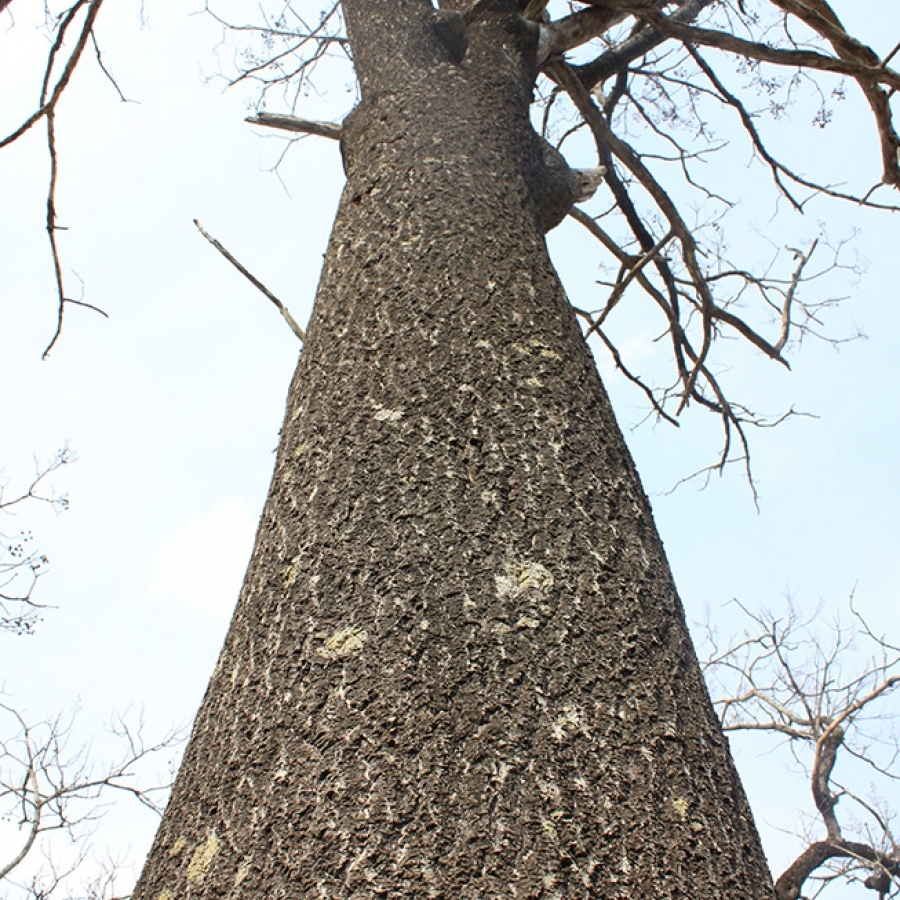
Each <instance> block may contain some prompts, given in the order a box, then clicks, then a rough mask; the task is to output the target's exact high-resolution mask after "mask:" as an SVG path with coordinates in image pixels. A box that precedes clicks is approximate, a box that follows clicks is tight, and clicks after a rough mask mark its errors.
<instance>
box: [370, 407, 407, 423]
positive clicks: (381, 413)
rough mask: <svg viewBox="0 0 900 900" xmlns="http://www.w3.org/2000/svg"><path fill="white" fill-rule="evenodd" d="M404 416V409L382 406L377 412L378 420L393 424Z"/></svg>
mask: <svg viewBox="0 0 900 900" xmlns="http://www.w3.org/2000/svg"><path fill="white" fill-rule="evenodd" d="M402 418H403V410H402V409H386V408H384V407H382V408H381V409H379V410H377V411H376V413H375V421H376V422H390V423H391V424H394V423H396V422H399V421H400V420H401V419H402Z"/></svg>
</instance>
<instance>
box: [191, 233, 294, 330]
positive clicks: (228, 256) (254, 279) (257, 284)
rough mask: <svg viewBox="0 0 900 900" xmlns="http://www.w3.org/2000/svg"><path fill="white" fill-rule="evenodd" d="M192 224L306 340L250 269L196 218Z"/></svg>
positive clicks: (284, 309)
mask: <svg viewBox="0 0 900 900" xmlns="http://www.w3.org/2000/svg"><path fill="white" fill-rule="evenodd" d="M194 225H196V226H197V230H198V231H199V232H200V234H202V235H203V237H205V238H206V240H208V241H209V242H210V243H211V244H212V245H213V247H215V248H216V250H218V251H219V253H221V254H222V256H224V257H225V259H227V260H228V262H230V263H231V264H232V265H233V266H234V267H235V268H236V269H237V270H238V272H240V273H241V275H243V276H244V277H245V278H246V279H247V280H248V281H249V282H250V283H251V284H252V285H253V286H254V287H255V288H256V289H257V290H259V291H261V292H262V293H263V294H265V295H266V297H268V298H269V300H271V301H272V303H274V304H275V306H276V307H277V309H278V312H280V313H281V315H282V316H283V317H284V320H285V322H287V323H288V327H289V328H290V329H291V331H293V332H294V334H295V335H297V337H298V338H300V340H301V341H305V340H306V332H305V331H304V330H303V329H302V328H301V327H300V326H299V325H298V324H297V322H296V321H295V320H294V317H293V316H292V315H291V314H290V312H289V311H288V308H287V307H286V306H285V305H284V304H283V303H282V302H281V301H280V300H279V299H278V298H277V297H276V296H275V295H274V294H273V293H272V292H271V291H270V290H269V289H268V288H267V287H266V286H265V285H264V284H263V283H262V282H261V281H260V280H259V279H258V278H257V277H256V276H255V275H253V274H252V273H251V272H250V271H248V270H247V269H246V268H245V267H244V266H243V265H241V263H239V262H238V261H237V260H236V259H235V258H234V257H233V256H232V255H231V253H229V252H228V250H226V249H225V247H223V246H222V244H220V243H219V241H217V240H216V239H215V238H214V237H213V236H212V235H211V234H210V233H209V232H208V231H206V229H205V228H204V227H203V226H202V225H201V224H200V223H199V222H198V221H197V220H196V219H194Z"/></svg>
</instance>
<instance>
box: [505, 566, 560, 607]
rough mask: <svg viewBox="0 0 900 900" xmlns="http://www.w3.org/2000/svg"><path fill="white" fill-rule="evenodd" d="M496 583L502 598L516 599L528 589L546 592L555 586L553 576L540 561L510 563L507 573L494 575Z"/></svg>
mask: <svg viewBox="0 0 900 900" xmlns="http://www.w3.org/2000/svg"><path fill="white" fill-rule="evenodd" d="M494 585H495V587H496V591H497V596H498V597H499V598H500V599H501V600H515V599H516V598H518V597H520V596H521V595H522V594H524V593H526V592H527V591H532V590H533V591H537V592H539V593H541V594H545V593H546V592H547V591H548V590H549V589H550V588H551V587H552V586H553V576H552V575H551V574H550V571H549V570H548V569H547V568H546V567H545V566H542V565H541V564H540V563H536V562H517V563H508V564H507V565H506V570H505V574H503V575H495V576H494Z"/></svg>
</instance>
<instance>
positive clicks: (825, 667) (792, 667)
mask: <svg viewBox="0 0 900 900" xmlns="http://www.w3.org/2000/svg"><path fill="white" fill-rule="evenodd" d="M850 611H851V613H852V614H853V617H854V622H853V625H852V626H851V627H849V628H848V627H846V626H843V625H841V623H840V622H839V621H838V622H836V623H835V624H834V625H833V626H831V628H830V629H829V630H830V634H827V635H825V634H823V633H822V631H821V630H820V627H821V626H819V622H818V621H817V620H819V619H820V618H821V617H820V616H819V615H818V614H817V615H815V616H813V617H811V618H810V619H807V620H804V619H803V618H801V616H800V615H799V613H798V612H797V610H796V609H795V608H794V607H793V606H792V605H788V608H787V611H786V612H785V613H783V614H781V615H775V614H774V613H771V612H768V611H764V612H762V613H759V614H753V615H751V614H749V613H748V617H749V619H750V628H749V629H748V630H747V631H745V632H744V634H743V635H742V636H740V637H739V638H738V639H736V640H734V641H732V642H731V643H730V644H729V645H728V646H726V647H725V648H724V649H721V648H720V647H719V646H718V641H717V639H716V636H715V632H714V631H713V630H712V629H708V631H707V643H708V644H709V645H710V646H711V652H710V654H709V656H708V657H707V659H706V660H705V662H704V663H703V668H704V671H705V672H706V675H707V680H708V681H709V682H710V684H711V686H712V690H713V692H714V695H715V696H717V697H718V699H717V700H716V701H715V705H716V707H717V708H718V709H719V713H720V716H721V719H722V722H723V727H724V730H725V731H756V732H763V733H768V734H771V735H776V736H779V737H781V738H782V739H787V741H788V744H789V746H790V749H791V753H792V754H793V757H794V759H795V760H798V761H800V762H801V763H802V764H803V765H804V766H806V767H807V771H808V774H809V782H810V788H811V793H812V799H813V802H814V804H815V808H816V812H817V817H818V820H819V821H818V822H817V828H816V832H817V834H815V835H807V836H806V843H807V846H806V847H805V848H804V850H803V851H802V852H801V853H800V854H799V855H798V857H797V858H796V859H795V860H794V862H793V863H791V865H790V866H788V867H787V869H785V871H784V872H783V873H782V874H781V875H780V876H779V877H778V879H777V880H776V882H775V894H776V896H777V898H778V900H797V898H799V897H801V896H803V892H804V890H806V891H807V892H808V893H809V894H810V895H811V896H816V897H817V896H819V893H820V891H821V890H822V888H823V887H824V886H827V885H828V884H829V883H831V882H834V881H843V880H845V879H848V880H862V881H863V883H864V885H865V886H866V887H869V888H871V889H873V890H875V891H878V893H879V895H880V896H881V897H884V895H885V894H887V893H889V892H890V893H892V895H893V893H895V892H896V889H897V887H898V886H900V846H898V844H897V841H896V839H895V837H894V835H893V834H892V830H891V819H892V815H891V811H890V810H888V809H885V808H884V805H883V803H882V801H880V800H879V799H878V797H877V794H876V796H875V797H874V798H871V799H866V798H865V797H864V796H863V795H862V794H861V793H860V792H859V791H858V790H856V789H854V788H853V787H851V785H850V784H849V783H848V776H849V779H850V781H851V782H852V781H854V780H856V781H862V783H863V784H865V783H866V782H869V781H871V779H872V777H873V776H874V778H875V779H877V780H878V781H879V782H881V785H882V786H883V785H884V783H885V782H888V783H889V782H890V781H891V780H896V778H897V775H896V774H895V771H894V770H895V763H896V761H897V758H898V754H900V744H898V738H897V733H896V730H895V729H894V728H893V727H892V725H893V722H894V720H895V716H894V715H893V714H892V713H891V712H890V710H889V709H888V708H886V706H885V704H884V701H885V700H887V698H888V697H889V695H890V694H891V693H892V692H894V691H895V690H896V689H897V687H898V686H900V648H898V647H897V646H895V645H892V644H891V643H889V642H888V641H887V640H886V639H885V638H884V637H883V636H879V635H876V634H875V633H874V632H873V631H872V629H871V628H870V627H869V625H868V624H867V622H866V621H865V620H864V619H863V618H862V617H861V616H859V615H858V614H857V613H856V611H855V610H854V609H853V606H852V603H851V607H850ZM745 612H746V610H745ZM817 626H819V627H817ZM851 651H854V656H857V657H858V656H860V655H862V654H863V653H865V663H864V664H862V665H861V666H859V667H857V666H858V664H857V666H854V665H852V664H848V660H847V659H846V657H847V656H848V655H849V654H850V652H851ZM839 756H840V759H841V760H842V761H843V762H844V763H845V765H844V766H843V769H844V772H843V775H842V776H841V777H840V780H838V776H836V774H835V766H836V764H837V762H838V758H839ZM854 761H856V762H857V764H858V765H857V771H856V772H854V770H853V769H852V768H850V769H849V772H848V767H847V765H846V763H847V762H850V763H851V764H852V763H853V762H854ZM860 769H862V770H863V771H859V770H860ZM877 790H878V789H877V788H876V787H874V786H872V787H871V788H870V791H872V792H874V791H877ZM839 813H840V815H839ZM823 826H824V836H823V835H822V830H823Z"/></svg>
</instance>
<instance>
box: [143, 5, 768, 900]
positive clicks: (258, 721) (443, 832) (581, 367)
mask: <svg viewBox="0 0 900 900" xmlns="http://www.w3.org/2000/svg"><path fill="white" fill-rule="evenodd" d="M344 12H345V16H346V19H347V25H348V30H349V35H350V39H351V42H352V45H353V50H354V60H355V64H356V67H357V73H358V76H359V79H360V83H361V86H362V96H363V99H362V103H361V105H360V107H359V108H358V109H357V110H356V112H354V113H353V114H352V115H351V117H350V119H349V120H348V121H347V123H346V124H345V127H344V135H343V142H344V154H345V161H346V167H347V172H348V182H347V186H346V189H345V191H344V194H343V198H342V201H341V206H340V210H339V213H338V218H337V222H336V224H335V228H334V232H333V235H332V239H331V243H330V246H329V250H328V253H327V256H326V259H325V264H324V270H323V275H322V281H321V284H320V288H319V293H318V297H317V302H316V309H315V312H314V315H313V318H312V321H311V324H310V327H309V330H308V340H307V344H306V346H305V348H304V350H303V354H302V356H301V359H300V363H299V366H298V369H297V373H296V375H295V378H294V381H293V384H292V387H291V391H290V396H289V399H288V406H287V414H286V418H285V423H284V428H283V432H282V441H281V446H280V449H279V454H278V460H277V463H276V469H275V473H274V477H273V481H272V487H271V491H270V495H269V499H268V502H267V504H266V508H265V511H264V514H263V517H262V521H261V524H260V529H259V533H258V536H257V542H256V547H255V550H254V553H253V557H252V561H251V563H250V568H249V570H248V573H247V578H246V581H245V585H244V588H243V590H242V593H241V597H240V600H239V605H238V608H237V611H236V613H235V617H234V620H233V622H232V625H231V629H230V631H229V634H228V636H227V638H226V643H225V647H224V649H223V652H222V655H221V657H220V660H219V663H218V665H217V667H216V670H215V673H214V675H213V678H212V681H211V683H210V686H209V689H208V692H207V695H206V698H205V700H204V703H203V706H202V708H201V711H200V713H199V715H198V717H197V720H196V723H195V727H194V732H193V736H192V738H191V741H190V744H189V747H188V750H187V753H186V757H185V761H184V764H183V767H182V770H181V772H180V775H179V777H178V780H177V783H176V786H175V788H174V791H173V795H172V799H171V802H170V805H169V808H168V810H167V812H166V814H165V817H164V820H163V823H162V825H161V827H160V831H159V833H158V835H157V838H156V841H155V843H154V846H153V849H152V851H151V853H150V857H149V859H148V862H147V865H146V867H145V869H144V872H143V875H142V876H141V879H140V881H139V883H138V885H137V888H136V890H135V894H134V897H135V900H175V898H179V900H181V898H188V897H190V898H212V897H217V898H220V897H221V898H224V897H228V898H260V897H267V898H317V897H321V898H326V897H327V898H330V900H331V898H333V900H337V898H351V897H353V898H369V897H391V898H398V897H399V898H413V897H416V898H418V897H441V898H450V897H453V898H464V900H475V898H479V900H481V898H484V900H487V898H501V897H502V898H510V897H519V898H548V900H549V898H563V897H565V898H575V897H579V898H589V897H590V898H604V900H626V898H627V900H663V898H676V897H677V898H679V900H683V898H686V897H691V898H697V900H705V898H709V900H712V898H716V900H720V898H734V900H737V898H740V900H753V898H772V897H773V892H772V883H771V880H770V877H769V874H768V872H767V869H766V865H765V862H764V859H763V856H762V853H761V850H760V847H759V843H758V840H757V836H756V833H755V830H754V826H753V823H752V821H751V817H750V812H749V809H748V807H747V803H746V800H745V798H744V795H743V792H742V789H741V786H740V784H739V781H738V778H737V776H736V773H735V771H734V768H733V766H732V763H731V760H730V758H729V754H728V749H727V745H726V742H725V740H724V738H723V736H722V733H721V731H720V728H719V725H718V722H717V720H716V717H715V714H714V712H713V710H712V707H711V705H710V703H709V700H708V697H707V694H706V691H705V688H704V685H703V681H702V677H701V675H700V671H699V667H698V665H697V662H696V659H695V656H694V653H693V650H692V648H691V645H690V642H689V640H688V636H687V632H686V629H685V625H684V619H683V613H682V609H681V606H680V603H679V600H678V597H677V595H676V592H675V589H674V586H673V584H672V579H671V577H670V574H669V571H668V567H667V564H666V561H665V559H664V556H663V550H662V546H661V543H660V540H659V538H658V536H657V534H656V531H655V529H654V525H653V521H652V516H651V513H650V509H649V506H648V504H647V500H646V498H645V496H644V494H643V492H642V489H641V486H640V483H639V481H638V478H637V475H636V473H635V470H634V467H633V464H632V461H631V459H630V457H629V454H628V452H627V449H626V447H625V445H624V442H623V440H622V437H621V434H620V432H619V430H618V428H617V426H616V422H615V419H614V417H613V413H612V411H611V409H610V406H609V402H608V400H607V397H606V395H605V393H604V390H603V387H602V386H601V384H600V381H599V378H598V375H597V372H596V368H595V366H594V363H593V360H592V358H591V356H590V353H589V352H588V350H587V348H586V346H585V343H584V340H583V338H582V336H581V333H580V331H579V328H578V326H577V324H576V321H575V318H574V315H573V312H572V310H571V308H570V307H569V305H568V303H567V301H566V298H565V296H564V295H563V292H562V289H561V287H560V285H559V282H558V280H557V277H556V274H555V272H554V270H553V268H552V266H551V264H550V262H549V259H548V257H547V252H546V247H545V243H544V240H543V236H542V229H541V222H540V210H539V198H540V196H541V193H542V186H541V178H542V175H541V173H542V163H541V152H540V147H539V144H538V140H537V137H536V135H535V134H534V132H533V131H532V128H531V125H530V124H529V117H528V104H529V100H530V94H531V88H532V83H533V79H534V77H535V75H536V67H535V52H536V34H535V30H534V29H533V28H531V27H527V26H526V25H525V23H524V22H523V20H522V19H521V17H520V16H518V15H516V14H515V13H516V12H517V10H516V8H515V6H514V4H512V3H509V2H501V0H498V2H497V3H495V4H494V5H493V6H492V7H491V9H490V10H489V11H488V13H487V15H486V16H485V17H484V19H482V20H481V21H479V22H478V23H476V24H474V25H473V26H472V28H471V30H470V35H469V47H468V51H467V53H466V56H465V59H464V60H463V62H462V63H461V64H460V65H456V64H455V63H454V62H453V61H452V60H451V59H450V57H449V53H448V50H447V49H446V47H445V46H444V45H443V43H442V42H441V41H440V40H439V39H438V37H437V36H436V31H435V29H434V27H433V11H432V10H431V9H430V5H429V4H428V3H426V2H423V0H390V2H389V0H346V2H345V3H344Z"/></svg>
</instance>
